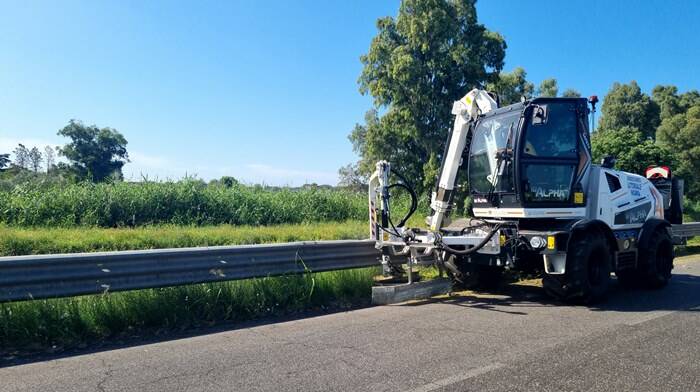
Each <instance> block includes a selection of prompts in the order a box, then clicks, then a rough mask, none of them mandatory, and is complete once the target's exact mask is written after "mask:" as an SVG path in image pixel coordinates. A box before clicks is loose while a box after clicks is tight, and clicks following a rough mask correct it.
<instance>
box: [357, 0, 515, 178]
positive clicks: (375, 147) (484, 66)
mask: <svg viewBox="0 0 700 392" xmlns="http://www.w3.org/2000/svg"><path fill="white" fill-rule="evenodd" d="M377 30H378V31H377V35H376V36H375V37H374V39H373V40H372V43H371V45H370V48H369V51H368V53H367V54H365V55H363V56H362V57H361V61H362V64H363V65H364V68H363V70H362V74H361V76H360V79H359V85H360V92H361V93H363V94H370V95H371V96H372V97H373V98H374V106H375V109H373V110H370V111H369V112H367V114H366V116H365V122H364V124H358V125H356V126H355V129H354V130H353V131H352V133H351V134H350V140H351V141H352V143H353V148H354V150H355V151H356V152H357V153H358V154H359V155H360V157H361V159H360V162H359V170H360V172H362V173H365V174H366V173H369V172H371V171H372V170H373V169H374V164H375V162H376V161H377V160H379V159H386V160H389V161H391V162H393V163H394V164H395V165H400V169H401V171H403V172H404V175H405V176H406V177H407V178H411V179H413V180H414V181H415V184H414V185H415V186H416V187H417V188H418V189H419V190H423V189H426V188H427V187H428V186H431V185H432V183H433V181H434V176H435V174H434V173H437V167H438V162H439V157H440V154H441V153H442V150H443V146H444V143H445V139H446V137H447V132H448V129H449V128H450V127H451V120H452V116H451V114H450V110H451V108H452V102H453V101H455V100H457V99H459V98H461V97H462V96H463V95H464V94H466V93H467V92H468V91H469V90H470V89H472V88H474V87H478V86H484V85H486V84H487V83H489V82H494V81H496V80H498V73H499V72H500V70H501V68H502V67H503V59H504V56H505V48H506V44H505V41H504V39H503V37H501V36H500V35H499V34H497V33H494V32H491V31H489V30H487V29H486V28H485V27H484V26H483V25H482V24H480V23H478V21H477V16H476V7H475V0H454V1H447V0H404V1H403V2H402V3H401V6H400V8H399V13H398V16H397V17H396V18H392V17H385V18H381V19H379V20H378V21H377Z"/></svg>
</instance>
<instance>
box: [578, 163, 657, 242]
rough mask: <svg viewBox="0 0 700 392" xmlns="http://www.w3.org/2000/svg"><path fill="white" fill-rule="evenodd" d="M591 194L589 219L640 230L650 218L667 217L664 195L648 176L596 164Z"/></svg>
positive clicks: (618, 227)
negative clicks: (665, 214)
mask: <svg viewBox="0 0 700 392" xmlns="http://www.w3.org/2000/svg"><path fill="white" fill-rule="evenodd" d="M591 178H592V179H597V180H593V181H590V183H589V187H588V192H587V194H588V195H590V196H589V197H590V199H589V203H588V206H587V208H588V218H589V219H598V220H601V221H603V222H605V223H607V224H608V226H610V228H611V229H613V230H624V229H638V228H640V227H642V226H643V225H644V222H646V221H647V220H648V219H650V218H659V219H663V218H664V216H663V214H664V212H663V202H662V200H661V194H660V193H659V191H657V190H656V188H655V187H654V185H653V184H652V183H651V182H649V180H647V179H646V178H644V177H642V176H640V175H636V174H632V173H626V172H622V171H618V170H612V169H606V168H602V167H599V166H593V167H592V172H591Z"/></svg>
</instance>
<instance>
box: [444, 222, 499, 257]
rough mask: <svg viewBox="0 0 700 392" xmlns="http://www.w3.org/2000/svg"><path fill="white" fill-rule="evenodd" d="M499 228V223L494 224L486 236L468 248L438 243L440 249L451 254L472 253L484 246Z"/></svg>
mask: <svg viewBox="0 0 700 392" xmlns="http://www.w3.org/2000/svg"><path fill="white" fill-rule="evenodd" d="M500 228H501V225H500V224H498V225H496V226H495V227H494V228H493V230H491V232H489V234H488V235H487V236H486V238H484V239H483V240H482V241H481V242H479V243H478V244H477V245H476V246H474V247H472V248H469V249H455V248H451V247H450V246H448V245H447V244H445V243H441V244H440V248H441V249H442V250H444V251H445V252H447V253H451V254H454V255H460V256H464V255H469V254H472V253H474V252H476V251H477V250H479V249H481V248H483V247H484V246H486V244H487V243H488V242H489V241H490V240H491V238H492V237H493V235H494V234H496V233H497V232H498V229H500Z"/></svg>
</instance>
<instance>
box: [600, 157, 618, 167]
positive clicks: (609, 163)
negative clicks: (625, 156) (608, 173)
mask: <svg viewBox="0 0 700 392" xmlns="http://www.w3.org/2000/svg"><path fill="white" fill-rule="evenodd" d="M615 163H617V158H615V157H613V156H610V155H607V156H605V157H604V158H603V159H602V160H601V161H600V166H602V167H604V168H606V169H612V168H613V167H615Z"/></svg>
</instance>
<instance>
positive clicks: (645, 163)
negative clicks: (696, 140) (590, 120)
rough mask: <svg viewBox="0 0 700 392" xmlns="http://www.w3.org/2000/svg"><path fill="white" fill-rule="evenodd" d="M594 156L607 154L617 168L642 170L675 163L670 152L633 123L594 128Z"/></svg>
mask: <svg viewBox="0 0 700 392" xmlns="http://www.w3.org/2000/svg"><path fill="white" fill-rule="evenodd" d="M591 144H592V148H593V160H594V161H595V162H600V160H601V159H602V158H603V157H605V156H607V155H609V156H613V157H615V158H616V159H617V163H616V165H615V168H616V169H619V170H624V171H627V172H630V173H637V174H643V173H644V170H645V169H646V168H647V167H649V166H652V165H669V166H674V165H675V157H674V154H673V152H672V151H671V150H670V149H669V148H668V147H666V146H662V145H659V144H657V143H655V142H654V141H653V140H651V139H648V138H646V136H645V135H644V134H643V133H642V132H641V131H639V130H638V129H637V128H634V127H622V128H620V129H608V130H606V131H605V132H595V133H594V134H593V137H592V138H591Z"/></svg>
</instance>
